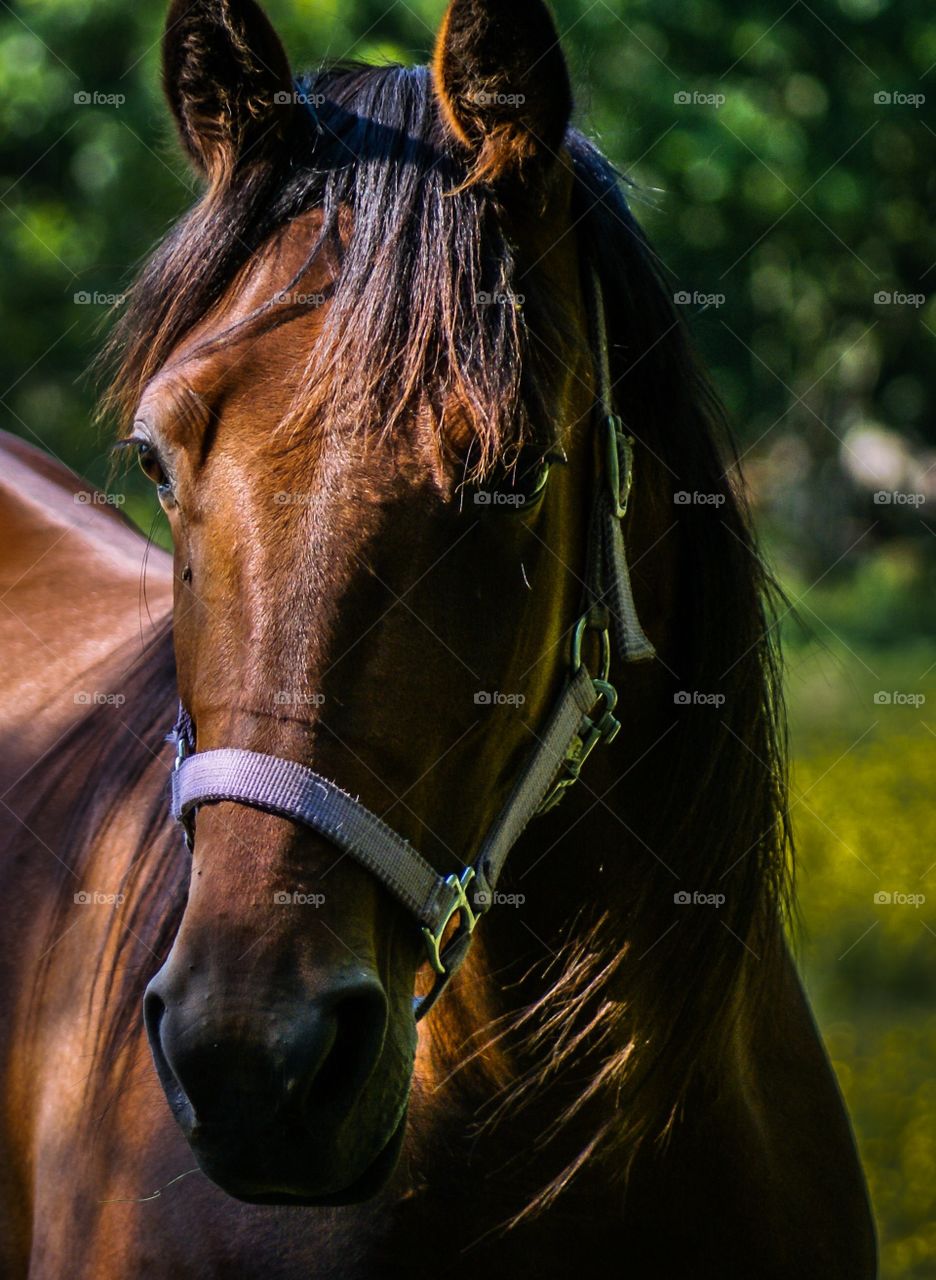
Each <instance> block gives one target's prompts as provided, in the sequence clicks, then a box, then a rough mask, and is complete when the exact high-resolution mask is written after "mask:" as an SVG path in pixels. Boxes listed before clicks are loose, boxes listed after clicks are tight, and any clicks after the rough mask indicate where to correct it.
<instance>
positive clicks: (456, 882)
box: [422, 867, 482, 978]
mask: <svg viewBox="0 0 936 1280" xmlns="http://www.w3.org/2000/svg"><path fill="white" fill-rule="evenodd" d="M474 878H475V869H474V867H465V869H464V871H463V872H462V873H461V875H460V876H458V875H451V876H446V877H445V880H444V884H445V885H446V886H447V887H448V888H449V889H453V890H454V891H455V895H456V896H455V901H454V902H453V903H452V905H451V907H450V908H449V910H448V911H447V912H446V914H445V916H444V918H443V919H442V920H440V922H439V924H438V926H437V927H436V928H435V929H429V928H428V927H426V926H423V931H422V934H423V938H424V939H425V943H426V951H427V952H428V955H429V963H430V964H431V965H432V967H433V969H434V970H435V972H436V973H437V974H438V975H439V976H440V977H443V978H445V977H448V976H450V973H452V972H454V969H450V968H449V965H450V963H451V959H452V954H453V952H457V954H458V963H459V964H460V963H461V961H462V960H463V959H464V955H465V952H467V950H468V944H467V941H466V940H467V939H468V938H470V937H471V935H472V934H473V933H474V929H475V925H476V924H477V923H478V921H479V920H480V918H481V915H482V913H481V912H480V911H476V910H475V909H474V907H473V906H472V904H471V903H470V902H469V901H468V893H467V890H468V886H469V885H470V884H471V882H472V880H473V879H474ZM455 915H459V917H460V919H459V922H458V929H457V930H456V931H455V933H454V934H453V935H452V937H451V938H450V940H449V942H448V945H447V946H446V947H445V949H444V950H443V949H442V939H443V938H444V937H445V931H446V929H447V928H448V927H449V924H450V923H451V921H452V918H453V917H454V916H455Z"/></svg>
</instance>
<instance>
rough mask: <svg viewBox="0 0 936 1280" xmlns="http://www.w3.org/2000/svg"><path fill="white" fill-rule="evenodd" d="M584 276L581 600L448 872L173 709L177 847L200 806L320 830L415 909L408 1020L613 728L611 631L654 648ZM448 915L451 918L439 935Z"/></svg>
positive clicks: (596, 307) (362, 811) (621, 649)
mask: <svg viewBox="0 0 936 1280" xmlns="http://www.w3.org/2000/svg"><path fill="white" fill-rule="evenodd" d="M589 283H590V286H591V298H590V312H591V319H592V326H593V329H594V337H593V340H594V344H595V349H596V352H597V357H596V361H595V364H596V372H597V376H598V394H597V397H596V405H595V408H596V415H595V416H596V418H597V419H598V421H599V429H600V430H601V431H602V432H603V434H604V442H603V443H604V448H603V451H602V452H603V458H604V466H603V475H602V477H601V480H600V482H599V485H598V492H597V493H596V496H595V503H594V509H593V513H592V523H591V530H590V534H589V549H588V566H587V572H586V583H587V588H586V593H585V594H586V600H585V609H584V612H583V613H582V615H581V617H580V618H579V620H578V622H577V624H576V626H575V629H574V632H573V639H572V660H571V666H570V674H569V676H568V678H567V680H566V683H565V687H564V688H563V691H562V693H561V694H560V695H559V698H558V700H557V702H556V705H555V707H554V708H553V711H552V713H551V715H550V717H549V719H548V721H547V723H546V725H545V727H544V728H543V729H542V731H541V733H539V734H537V735H536V737H537V741H536V745H535V746H534V747H533V748H532V750H531V751H530V754H529V755H528V757H527V760H526V763H525V765H524V767H523V769H522V770H521V772H520V775H519V777H518V778H517V780H516V782H515V784H514V786H513V789H512V790H511V793H510V795H509V797H508V798H507V801H506V803H505V805H504V807H503V809H502V810H501V812H500V813H499V815H498V816H497V818H496V819H495V820H494V824H493V826H492V827H491V828H490V830H489V831H488V833H487V835H486V837H485V838H484V840H483V841H482V844H481V848H480V849H479V850H478V853H477V856H476V857H475V859H474V860H473V861H472V862H471V863H469V864H468V865H467V866H466V867H465V868H464V870H463V871H462V872H461V873H460V874H458V875H447V876H442V875H439V873H438V872H437V871H435V870H434V869H433V867H432V866H431V865H430V864H429V863H428V862H427V861H426V859H425V858H423V856H422V855H421V854H420V853H419V852H418V851H417V850H416V849H414V848H413V846H412V845H411V844H410V843H409V842H408V841H407V840H404V839H403V837H402V836H400V835H398V834H397V832H395V831H394V830H393V829H392V828H391V827H389V826H388V825H387V824H386V823H385V822H384V821H383V820H382V819H381V818H379V817H378V816H377V815H376V814H375V813H372V812H371V811H370V809H368V808H366V807H365V806H364V805H363V804H361V803H360V801H359V800H357V799H355V798H354V797H353V796H350V795H349V794H348V793H347V792H346V791H343V790H342V789H341V787H339V786H338V785H337V784H336V783H334V782H332V781H330V780H329V779H328V778H323V777H321V776H320V775H319V774H317V773H315V772H314V771H313V770H312V769H309V768H307V767H306V766H305V765H302V764H298V763H297V762H296V761H294V760H282V759H280V758H279V757H277V756H267V755H261V754H259V753H257V752H255V751H240V750H235V749H231V748H228V749H222V750H217V751H202V752H196V751H195V730H194V725H193V724H192V720H191V717H190V716H189V715H188V712H187V711H186V710H185V708H184V707H181V706H180V708H179V718H178V720H177V722H176V726H175V729H174V731H173V734H172V740H173V741H174V742H175V744H176V748H177V759H176V767H175V770H174V771H173V774H172V816H173V817H174V818H175V819H176V820H177V821H178V822H180V823H181V824H182V826H183V828H184V830H185V835H186V842H187V843H188V846H189V848H191V847H192V845H193V842H194V838H195V815H196V812H197V810H198V809H199V808H200V806H201V805H203V804H211V803H216V802H220V801H233V802H235V803H237V804H245V805H250V806H251V807H252V808H256V809H262V810H265V811H266V812H268V813H275V814H278V815H280V816H281V817H284V818H289V819H291V820H292V821H294V822H299V823H302V824H304V825H305V826H307V827H310V828H311V829H312V830H313V831H317V832H318V833H319V834H320V835H323V836H325V838H326V839H327V840H329V841H331V843H332V844H334V845H335V846H337V848H339V849H341V850H343V851H344V852H345V853H347V854H350V855H351V856H352V857H353V858H355V859H356V860H357V861H358V862H359V863H360V864H361V865H362V866H364V867H366V868H367V870H368V871H370V872H371V873H372V874H373V875H374V876H376V878H377V879H378V880H379V881H380V882H381V883H382V884H383V885H384V887H385V888H386V889H388V890H389V892H390V893H391V894H392V895H393V896H394V897H395V898H396V899H397V901H398V902H400V903H402V904H403V906H404V907H406V908H407V910H408V911H410V912H411V913H412V914H413V915H414V916H415V917H416V920H417V921H418V923H419V925H420V926H421V928H422V934H423V938H424V940H425V944H426V950H427V953H428V957H429V962H430V964H431V965H432V968H433V970H434V971H435V974H436V979H435V983H434V985H433V987H432V990H431V991H430V992H429V993H428V994H427V995H426V996H423V997H421V998H420V997H415V998H414V1006H415V1014H416V1018H417V1020H418V1019H419V1018H421V1017H423V1016H424V1015H425V1014H426V1013H428V1012H429V1010H430V1009H431V1008H432V1006H433V1005H434V1004H435V1002H436V1000H438V998H439V996H440V995H441V994H442V992H443V990H444V989H445V987H446V985H447V984H448V982H449V980H450V979H451V978H452V976H453V974H454V973H455V972H456V971H457V969H458V968H459V966H460V965H461V963H462V961H463V960H464V958H465V956H466V955H467V953H468V949H469V947H470V945H471V939H472V935H473V933H474V929H475V926H476V925H477V923H478V921H479V920H480V919H481V917H482V916H483V915H485V914H486V913H487V911H488V910H490V907H491V905H492V903H493V902H494V895H495V890H496V888H497V884H498V881H499V880H500V876H501V872H502V871H503V869H504V864H505V863H506V861H507V856H508V854H509V853H510V850H511V849H512V848H513V846H514V844H515V843H516V841H517V840H518V838H519V837H520V835H521V833H522V832H523V830H524V828H525V827H526V825H527V823H528V822H529V821H530V819H531V818H533V817H535V816H536V815H537V814H540V813H545V812H546V811H547V810H548V809H550V808H552V807H553V806H554V805H555V804H557V803H558V802H559V800H560V799H561V798H562V796H563V795H564V793H565V791H566V789H567V788H568V787H570V786H571V785H572V784H573V783H574V782H575V781H576V780H577V779H578V776H579V773H580V771H581V768H582V765H583V764H584V763H585V761H586V759H587V758H588V756H589V755H590V754H591V752H592V751H593V750H594V748H595V747H596V746H598V744H599V743H602V742H610V741H611V740H612V739H613V738H614V737H615V735H616V734H617V732H618V729H619V728H620V724H619V723H618V721H617V720H616V719H615V718H614V709H615V705H616V703H617V693H616V691H615V689H614V687H613V686H612V685H611V683H610V682H609V675H610V667H611V632H612V631H613V633H614V639H615V647H616V649H617V653H618V656H619V657H620V659H621V660H622V661H625V662H640V661H643V660H645V659H648V658H652V657H654V656H655V654H654V649H653V646H652V644H651V643H650V641H649V640H648V639H647V637H646V635H645V634H644V632H643V629H642V627H641V625H640V621H639V619H638V617H637V610H636V607H635V605H634V597H633V592H632V590H631V582H630V573H629V571H628V567H627V557H626V554H625V544H624V533H623V529H622V521H623V517H624V515H625V513H626V511H627V502H628V498H629V496H630V490H631V485H632V482H633V442H632V441H631V440H630V439H629V438H628V437H627V435H626V433H625V431H624V428H623V426H622V423H621V420H620V419H619V418H618V417H616V416H615V414H614V413H613V411H612V395H611V391H612V387H611V364H610V355H609V351H608V340H607V333H606V328H605V309H604V301H603V297H602V292H601V285H600V282H599V280H598V277H597V274H596V273H595V272H594V271H592V272H591V273H590V275H589ZM586 631H593V632H595V633H597V634H598V636H599V638H600V641H601V653H602V659H601V672H600V675H598V676H592V675H591V674H590V673H589V671H588V669H587V668H586V666H585V664H584V662H583V661H582V641H583V639H584V635H585V632H586ZM596 707H597V711H596ZM456 916H457V917H458V921H457V927H456V928H455V930H454V932H452V934H451V937H449V938H448V939H447V940H446V935H447V933H448V932H449V925H450V924H451V922H452V921H453V919H454V918H455V917H456Z"/></svg>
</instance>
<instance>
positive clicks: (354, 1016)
mask: <svg viewBox="0 0 936 1280" xmlns="http://www.w3.org/2000/svg"><path fill="white" fill-rule="evenodd" d="M320 1016H321V1017H322V1018H323V1021H324V1020H325V1019H326V1018H327V1019H328V1021H329V1023H330V1025H329V1027H328V1041H329V1042H330V1043H329V1044H328V1047H327V1049H326V1051H325V1053H324V1054H323V1055H322V1056H321V1058H320V1061H319V1066H318V1068H317V1070H316V1071H315V1072H314V1074H313V1076H312V1078H311V1079H310V1080H309V1082H308V1085H307V1087H306V1091H305V1100H304V1101H305V1110H306V1113H307V1114H308V1113H310V1112H316V1111H319V1110H322V1111H324V1110H329V1111H338V1112H341V1111H347V1110H349V1109H350V1107H351V1106H352V1105H353V1104H354V1101H355V1099H356V1098H357V1097H358V1096H359V1094H360V1093H361V1091H362V1090H363V1089H364V1086H365V1085H366V1084H367V1082H368V1080H369V1079H370V1076H371V1073H372V1072H373V1070H374V1067H375V1066H376V1064H377V1061H378V1059H379V1058H380V1053H381V1050H382V1048H383V1041H384V1034H385V1031H386V1024H387V1001H386V998H385V996H384V993H383V991H382V990H381V988H380V987H378V986H372V987H371V986H369V987H368V988H367V989H364V990H358V991H355V992H349V993H347V994H345V995H343V996H342V997H340V998H339V999H338V1000H337V1001H336V1002H335V1003H334V1004H333V1005H332V1007H331V1009H330V1010H329V1011H328V1013H327V1014H325V1013H324V1012H323V1013H322V1014H321V1015H320Z"/></svg>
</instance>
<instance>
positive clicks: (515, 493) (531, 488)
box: [491, 446, 565, 511]
mask: <svg viewBox="0 0 936 1280" xmlns="http://www.w3.org/2000/svg"><path fill="white" fill-rule="evenodd" d="M563 461H565V459H564V456H562V455H560V454H558V453H555V452H549V453H545V454H544V453H543V451H542V448H536V447H534V446H527V447H525V448H523V449H522V450H521V451H520V454H519V456H518V458H517V460H516V462H515V463H514V465H513V466H512V467H510V468H509V469H508V470H506V471H505V472H504V473H503V475H501V476H500V478H499V479H498V480H497V481H496V482H495V484H494V485H493V487H492V489H491V501H492V502H493V503H496V504H497V505H502V506H504V507H513V508H514V509H516V510H518V511H522V510H523V509H524V508H529V507H531V506H533V505H534V504H535V503H536V502H538V501H539V499H540V498H541V497H542V496H543V494H544V493H545V491H546V483H547V481H548V480H549V472H550V469H551V467H552V465H553V463H555V462H563Z"/></svg>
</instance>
